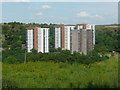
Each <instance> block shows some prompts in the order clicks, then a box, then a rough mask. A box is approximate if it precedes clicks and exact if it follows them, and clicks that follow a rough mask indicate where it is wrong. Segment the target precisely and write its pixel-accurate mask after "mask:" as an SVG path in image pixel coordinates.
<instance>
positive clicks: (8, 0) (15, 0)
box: [2, 0, 30, 2]
mask: <svg viewBox="0 0 120 90" xmlns="http://www.w3.org/2000/svg"><path fill="white" fill-rule="evenodd" d="M2 2H30V0H2Z"/></svg>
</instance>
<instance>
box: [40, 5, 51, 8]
mask: <svg viewBox="0 0 120 90" xmlns="http://www.w3.org/2000/svg"><path fill="white" fill-rule="evenodd" d="M42 8H43V9H50V8H52V7H51V6H49V5H43V6H42Z"/></svg>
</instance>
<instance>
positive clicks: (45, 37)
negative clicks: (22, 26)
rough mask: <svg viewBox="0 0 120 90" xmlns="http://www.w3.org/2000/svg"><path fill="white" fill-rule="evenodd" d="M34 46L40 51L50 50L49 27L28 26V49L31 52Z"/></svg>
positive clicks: (46, 51)
mask: <svg viewBox="0 0 120 90" xmlns="http://www.w3.org/2000/svg"><path fill="white" fill-rule="evenodd" d="M33 48H34V49H35V50H37V51H38V52H42V53H48V52H49V28H41V27H29V28H27V51H28V52H31V51H30V50H31V49H33Z"/></svg>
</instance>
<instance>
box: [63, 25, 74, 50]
mask: <svg viewBox="0 0 120 90" xmlns="http://www.w3.org/2000/svg"><path fill="white" fill-rule="evenodd" d="M74 28H75V25H66V26H65V47H64V50H70V45H71V44H70V43H71V31H72V30H74Z"/></svg>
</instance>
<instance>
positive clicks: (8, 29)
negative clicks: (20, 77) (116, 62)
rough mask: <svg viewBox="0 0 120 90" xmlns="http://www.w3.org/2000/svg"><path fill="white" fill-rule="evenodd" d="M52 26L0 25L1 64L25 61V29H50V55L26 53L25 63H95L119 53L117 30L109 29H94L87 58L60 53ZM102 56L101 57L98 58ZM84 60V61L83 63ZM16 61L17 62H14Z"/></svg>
mask: <svg viewBox="0 0 120 90" xmlns="http://www.w3.org/2000/svg"><path fill="white" fill-rule="evenodd" d="M54 25H55V24H50V25H47V24H35V23H29V24H24V23H19V22H11V23H4V24H2V33H3V34H2V40H3V44H2V46H3V48H4V51H3V57H2V59H3V62H5V63H11V62H12V61H11V60H10V59H11V58H13V59H14V60H15V62H14V63H23V62H24V60H25V46H26V30H25V28H26V27H35V26H39V27H49V28H50V52H52V53H50V54H42V53H38V54H37V53H34V52H32V53H27V61H49V60H51V61H55V62H70V63H71V62H76V61H77V62H80V63H86V64H89V63H93V62H96V61H101V60H105V59H107V58H108V57H106V56H105V53H106V52H112V51H119V48H120V47H119V46H118V43H119V42H118V28H111V27H109V28H108V27H96V45H95V50H94V51H93V52H90V53H89V54H88V55H87V56H85V55H80V54H79V53H74V55H71V54H70V53H69V51H61V50H59V49H58V50H55V49H54ZM100 56H102V57H100ZM83 59H84V61H83ZM16 60H17V61H16Z"/></svg>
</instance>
